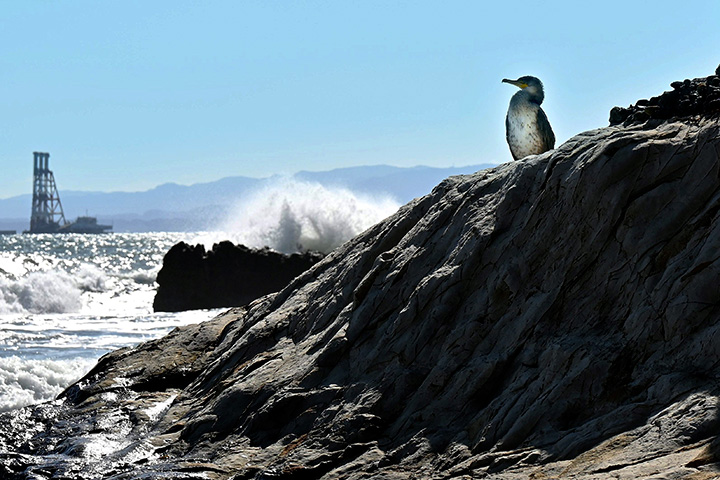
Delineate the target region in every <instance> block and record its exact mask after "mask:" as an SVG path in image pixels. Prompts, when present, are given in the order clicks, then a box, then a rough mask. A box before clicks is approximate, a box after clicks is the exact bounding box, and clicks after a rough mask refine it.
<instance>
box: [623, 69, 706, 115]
mask: <svg viewBox="0 0 720 480" xmlns="http://www.w3.org/2000/svg"><path fill="white" fill-rule="evenodd" d="M719 76H720V66H718V68H717V69H716V70H715V75H710V76H708V77H705V78H696V79H693V80H690V79H685V80H684V81H682V82H672V83H671V84H670V86H671V87H672V90H671V91H669V92H665V93H663V94H662V95H660V96H658V97H653V98H651V99H649V100H645V99H642V100H638V101H637V102H635V105H631V106H629V107H628V108H622V107H614V108H613V109H612V110H610V125H619V124H623V125H626V126H627V125H631V124H639V123H644V122H646V121H648V120H651V119H652V120H668V119H671V118H674V117H688V116H693V115H706V116H707V115H713V114H716V113H719V112H720V78H718V77H719Z"/></svg>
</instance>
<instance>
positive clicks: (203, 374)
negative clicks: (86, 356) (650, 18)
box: [0, 101, 720, 480]
mask: <svg viewBox="0 0 720 480" xmlns="http://www.w3.org/2000/svg"><path fill="white" fill-rule="evenodd" d="M651 103H652V101H651ZM719 152H720V119H719V118H718V117H717V116H699V117H695V118H693V119H692V120H688V119H685V120H678V119H676V120H672V121H662V122H658V123H657V124H656V125H654V126H651V125H650V123H649V122H648V123H646V124H644V125H630V126H615V127H608V128H602V129H598V130H593V131H590V132H585V133H582V134H580V135H578V136H576V137H574V138H572V139H570V140H569V141H568V142H566V143H565V144H563V145H561V146H560V147H559V148H557V149H555V150H553V151H551V152H547V153H545V154H542V155H539V156H531V157H528V158H526V159H524V160H523V161H519V162H512V163H509V164H505V165H501V166H499V167H497V168H494V169H490V170H484V171H480V172H478V173H476V174H474V175H467V176H459V177H451V178H449V179H447V180H446V181H444V182H442V183H441V184H440V185H438V186H437V187H436V188H435V189H434V190H433V192H432V193H430V194H429V195H427V196H425V197H423V198H420V199H417V200H415V201H413V202H411V203H410V204H408V205H406V206H405V207H403V208H401V209H400V210H399V211H398V212H397V213H396V214H395V215H393V216H391V217H389V218H388V219H386V220H384V221H383V222H381V223H380V224H378V225H376V226H374V227H372V228H371V229H369V230H368V231H366V232H364V233H363V234H361V235H360V236H358V237H356V238H355V239H353V240H351V241H350V242H348V243H346V244H345V245H344V246H342V247H340V248H339V249H337V250H336V251H334V252H333V253H331V254H330V255H328V256H327V257H326V258H325V259H324V260H323V261H321V262H319V263H317V264H316V265H314V266H313V267H312V268H311V269H310V270H308V271H306V272H305V273H303V274H301V275H300V276H299V277H297V278H296V279H294V280H293V281H292V282H291V283H290V284H289V285H288V286H287V287H286V288H285V289H283V290H282V291H281V292H278V293H275V294H271V295H268V296H265V297H262V298H260V299H258V300H256V301H255V302H253V303H251V304H250V305H248V306H247V307H246V308H244V309H236V310H233V311H231V312H228V313H227V314H224V315H221V316H219V317H218V318H216V319H214V320H213V321H211V322H209V323H206V324H201V325H196V326H189V327H185V328H183V329H180V330H177V331H175V332H173V334H171V335H169V336H168V337H165V338H163V339H160V340H156V341H154V342H151V343H148V344H144V345H142V346H140V347H138V348H136V349H128V350H123V351H120V352H117V353H114V354H111V355H110V356H107V357H105V358H103V359H102V360H101V362H100V364H99V365H98V367H96V368H95V369H94V371H93V372H91V373H90V374H89V375H88V376H87V377H86V378H84V379H83V380H81V381H80V382H79V383H78V384H77V385H75V386H74V387H72V388H70V389H68V391H67V392H66V394H65V395H64V396H63V398H62V399H61V401H59V402H58V403H57V404H50V405H46V406H44V407H43V408H44V409H45V413H43V414H41V413H38V412H37V410H38V409H39V407H31V408H28V409H23V410H20V411H18V412H14V413H13V414H12V415H15V417H12V418H10V417H11V415H9V414H6V415H4V416H0V428H3V430H2V431H3V435H2V437H3V438H4V440H3V443H0V446H2V447H3V451H4V452H5V453H0V465H2V467H3V468H4V470H0V471H1V472H10V473H11V474H12V472H23V474H24V475H27V478H116V479H119V478H133V476H134V478H150V479H153V478H157V479H160V478H168V477H170V478H214V479H230V478H233V479H270V478H306V479H328V480H329V479H349V480H360V479H367V478H388V479H411V478H437V479H441V478H442V479H458V480H459V479H464V480H468V479H482V478H488V479H506V480H511V479H512V480H520V479H523V480H526V479H528V478H532V479H541V478H562V479H583V480H591V479H592V480H605V479H607V480H610V479H618V478H633V479H651V478H653V479H655V478H694V479H706V478H707V479H709V478H716V477H717V475H718V472H719V471H720V447H719V445H720V437H719V436H718V432H720V422H719V420H718V418H720V415H718V409H719V408H720V389H719V388H718V385H720V372H719V371H718V368H717V362H718V360H717V359H718V358H720V290H719V289H718V285H720V254H719V253H718V252H720V164H719V162H718V157H719ZM185 345H187V347H185ZM179 372H185V373H179ZM48 412H50V413H48ZM18 416H19V417H18ZM13 418H14V419H15V422H14V423H13V422H11V421H10V420H12V419H13ZM18 418H19V419H22V420H23V422H24V423H22V424H24V425H27V427H26V429H25V430H22V431H21V429H20V428H18V427H17V425H20V424H21V422H20V421H19V420H18ZM50 419H52V420H50ZM43 422H44V423H43ZM11 424H12V425H15V427H14V428H10V427H8V425H11ZM50 424H52V427H51V428H52V430H51V431H50V433H46V431H45V430H43V429H47V428H48V426H49V425H50ZM98 443H99V444H101V445H103V446H104V447H103V448H104V449H105V450H103V454H102V455H95V456H93V454H92V452H93V447H94V446H96V445H97V444H98ZM7 445H15V446H16V447H15V449H14V450H13V451H12V452H10V451H9V448H8V447H7ZM58 451H61V452H63V453H62V454H58Z"/></svg>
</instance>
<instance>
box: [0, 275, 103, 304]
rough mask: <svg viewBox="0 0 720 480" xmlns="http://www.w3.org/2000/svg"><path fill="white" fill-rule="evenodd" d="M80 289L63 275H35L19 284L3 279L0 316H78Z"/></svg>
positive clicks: (71, 279) (24, 278)
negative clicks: (56, 314) (74, 314)
mask: <svg viewBox="0 0 720 480" xmlns="http://www.w3.org/2000/svg"><path fill="white" fill-rule="evenodd" d="M90 283H92V281H91V282H90ZM81 289H82V287H81V286H80V285H79V284H78V282H76V281H75V280H74V279H73V277H71V276H70V275H69V274H68V273H66V272H63V271H48V272H32V273H30V274H28V275H27V276H25V277H21V278H20V279H17V280H7V279H4V278H2V277H0V313H24V312H31V313H69V312H78V311H80V308H81V307H82V302H81V300H80V295H81V291H82V290H81Z"/></svg>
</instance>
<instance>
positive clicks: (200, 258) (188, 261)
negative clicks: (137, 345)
mask: <svg viewBox="0 0 720 480" xmlns="http://www.w3.org/2000/svg"><path fill="white" fill-rule="evenodd" d="M322 258H323V255H322V254H321V253H318V252H305V253H294V254H292V255H284V254H282V253H278V252H275V251H273V250H270V249H269V248H264V249H252V248H248V247H245V246H244V245H234V244H233V243H232V242H227V241H226V242H220V243H216V244H214V245H213V247H212V249H211V250H210V251H205V247H204V246H203V245H200V244H199V245H195V246H191V245H188V244H187V243H185V242H180V243H178V244H176V245H174V246H173V247H172V248H171V249H170V250H169V251H168V253H167V254H166V255H165V258H164V259H163V266H162V269H160V272H158V275H157V283H158V285H159V287H158V290H157V294H156V295H155V301H154V302H153V309H154V310H155V311H156V312H179V311H183V310H198V309H202V308H219V307H238V306H241V305H246V304H248V303H250V302H252V301H253V300H255V299H257V298H260V297H262V296H263V295H267V294H269V293H274V292H277V291H279V290H281V289H282V288H283V287H285V286H286V285H287V284H288V283H290V280H292V279H293V278H295V277H297V276H298V275H300V274H301V273H302V272H304V271H305V270H307V269H308V268H310V267H311V266H313V265H314V264H316V263H317V262H319V261H320V260H321V259H322Z"/></svg>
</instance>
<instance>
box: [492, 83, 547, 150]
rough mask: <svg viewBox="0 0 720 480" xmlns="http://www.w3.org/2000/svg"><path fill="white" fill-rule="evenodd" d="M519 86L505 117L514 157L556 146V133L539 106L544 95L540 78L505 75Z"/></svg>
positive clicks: (506, 131) (509, 142)
mask: <svg viewBox="0 0 720 480" xmlns="http://www.w3.org/2000/svg"><path fill="white" fill-rule="evenodd" d="M503 83H509V84H511V85H515V86H516V87H519V88H520V91H519V92H517V93H516V94H515V95H513V96H512V98H511V99H510V107H509V108H508V112H507V116H506V117H505V138H506V139H507V142H508V145H509V146H510V153H512V156H513V158H514V159H515V160H520V159H521V158H525V157H527V156H528V155H538V154H540V153H543V152H547V151H548V150H552V149H553V148H555V134H554V133H553V131H552V127H551V126H550V122H549V121H548V118H547V115H545V112H544V111H543V109H542V108H541V107H540V104H541V103H542V102H543V99H544V98H545V92H544V91H543V84H542V82H541V81H540V79H539V78H536V77H532V76H530V75H525V76H523V77H520V78H518V79H517V80H510V79H507V78H504V79H503Z"/></svg>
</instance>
